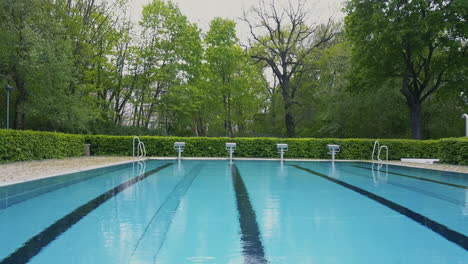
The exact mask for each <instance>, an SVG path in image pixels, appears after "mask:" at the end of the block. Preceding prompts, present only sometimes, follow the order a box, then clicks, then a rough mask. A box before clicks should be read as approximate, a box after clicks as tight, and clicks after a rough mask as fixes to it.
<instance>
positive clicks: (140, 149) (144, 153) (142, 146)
mask: <svg viewBox="0 0 468 264" xmlns="http://www.w3.org/2000/svg"><path fill="white" fill-rule="evenodd" d="M138 149H139V152H140V151H141V154H140V156H138V157H139V158H140V159H141V158H144V157H146V148H145V143H143V142H141V141H140V143H138Z"/></svg>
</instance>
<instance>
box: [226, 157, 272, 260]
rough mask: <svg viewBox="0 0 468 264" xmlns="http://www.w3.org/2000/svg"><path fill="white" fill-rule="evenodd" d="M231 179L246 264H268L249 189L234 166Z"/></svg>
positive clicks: (232, 166) (232, 165)
mask: <svg viewBox="0 0 468 264" xmlns="http://www.w3.org/2000/svg"><path fill="white" fill-rule="evenodd" d="M231 177H232V183H233V185H234V191H235V194H236V204H237V210H238V212H239V225H240V229H241V240H242V253H243V255H244V264H266V263H268V261H267V260H266V258H265V250H264V248H263V244H262V241H261V239H260V229H259V227H258V223H257V217H256V214H255V210H254V209H253V206H252V204H251V202H250V198H249V194H248V192H247V188H246V187H245V184H244V181H243V180H242V177H241V175H240V174H239V170H238V169H237V166H236V165H234V164H231Z"/></svg>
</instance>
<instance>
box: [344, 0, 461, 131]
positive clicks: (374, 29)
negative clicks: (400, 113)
mask: <svg viewBox="0 0 468 264" xmlns="http://www.w3.org/2000/svg"><path fill="white" fill-rule="evenodd" d="M466 3H467V2H466V1H443V0H430V1H428V0H414V1H397V0H389V1H373V0H351V1H349V2H348V4H347V7H346V12H347V17H346V18H345V25H346V36H347V38H348V40H349V41H350V42H351V43H352V69H353V72H352V74H351V76H353V79H354V80H353V85H352V86H354V87H365V88H368V89H370V90H373V89H377V88H378V87H379V86H381V84H382V83H383V82H385V81H395V80H397V81H398V82H400V83H401V85H400V87H399V90H400V92H401V94H402V95H403V96H404V97H405V99H406V105H407V106H408V108H409V112H410V120H411V128H412V137H413V138H414V139H422V138H423V130H422V128H423V127H422V124H421V109H422V106H423V103H424V102H426V101H427V99H428V98H429V97H430V96H431V95H433V94H434V93H435V92H436V91H437V90H439V89H441V88H447V89H451V88H454V87H456V86H457V85H461V84H462V83H463V82H465V83H466V76H465V77H455V76H457V74H456V72H457V71H463V69H464V71H465V72H466V67H468V65H467V63H466V56H467V54H466V53H467V45H466V43H467V41H468V32H467V30H466V23H467V20H468V17H467V14H468V12H467V10H468V5H467V4H466ZM462 75H463V74H462ZM386 87H391V86H389V85H386Z"/></svg>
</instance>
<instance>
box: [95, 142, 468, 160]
mask: <svg viewBox="0 0 468 264" xmlns="http://www.w3.org/2000/svg"><path fill="white" fill-rule="evenodd" d="M132 138H133V137H129V136H87V137H86V141H87V142H88V143H90V144H91V151H92V153H93V155H132ZM140 139H141V140H142V141H143V142H144V143H145V146H146V151H147V154H148V156H159V157H167V156H175V155H176V152H175V150H174V147H173V145H174V142H176V141H183V142H185V143H186V147H185V151H184V156H186V157H227V155H228V154H227V151H226V150H225V143H226V142H235V143H237V149H236V151H235V156H236V157H258V158H268V157H278V154H277V150H276V144H277V143H286V144H288V145H289V150H288V152H286V154H285V157H286V158H310V159H329V158H330V155H329V154H328V150H327V148H326V145H327V144H338V145H340V147H341V152H340V153H338V154H337V156H336V158H337V159H364V160H368V159H371V153H372V148H373V146H374V141H375V140H374V139H334V138H328V139H327V138H320V139H318V138H294V139H282V138H203V137H154V136H143V137H140ZM380 143H381V144H382V145H387V146H388V148H389V150H390V151H389V159H391V160H399V159H401V158H440V159H441V162H443V163H451V164H464V165H468V157H467V153H468V151H467V148H468V140H467V139H465V138H453V139H443V140H410V139H405V140H401V139H384V140H380Z"/></svg>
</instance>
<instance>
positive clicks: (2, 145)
mask: <svg viewBox="0 0 468 264" xmlns="http://www.w3.org/2000/svg"><path fill="white" fill-rule="evenodd" d="M84 143H85V138H84V137H83V136H81V135H70V134H62V133H53V132H39V131H27V130H26V131H20V130H4V129H1V130H0V162H6V161H24V160H40V159H59V158H64V157H76V156H82V155H83V152H84V147H83V144H84Z"/></svg>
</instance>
